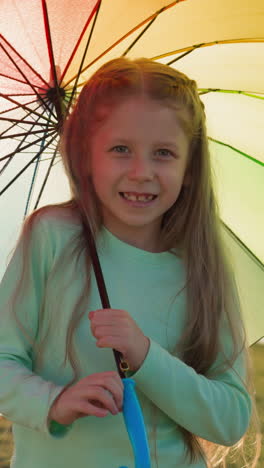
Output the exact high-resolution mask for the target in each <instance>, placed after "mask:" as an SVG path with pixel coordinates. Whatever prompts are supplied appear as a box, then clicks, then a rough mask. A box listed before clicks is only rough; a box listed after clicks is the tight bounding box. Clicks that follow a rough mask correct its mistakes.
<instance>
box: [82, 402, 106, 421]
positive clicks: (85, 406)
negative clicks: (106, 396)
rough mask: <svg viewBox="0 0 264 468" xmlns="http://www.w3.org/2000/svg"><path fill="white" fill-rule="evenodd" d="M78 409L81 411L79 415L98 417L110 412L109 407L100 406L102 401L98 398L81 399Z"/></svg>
mask: <svg viewBox="0 0 264 468" xmlns="http://www.w3.org/2000/svg"><path fill="white" fill-rule="evenodd" d="M77 411H79V412H80V416H79V417H85V416H97V417H98V418H104V417H105V416H107V415H108V414H109V411H108V409H107V408H104V406H103V405H101V406H100V403H99V402H97V401H96V400H91V401H81V402H80V403H79V405H78V407H77Z"/></svg>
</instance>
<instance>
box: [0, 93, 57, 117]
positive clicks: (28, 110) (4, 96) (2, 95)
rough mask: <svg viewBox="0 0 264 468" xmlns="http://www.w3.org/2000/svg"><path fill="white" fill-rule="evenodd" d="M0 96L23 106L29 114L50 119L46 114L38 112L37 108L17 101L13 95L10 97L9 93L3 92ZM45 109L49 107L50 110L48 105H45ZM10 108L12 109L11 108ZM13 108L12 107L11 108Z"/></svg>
mask: <svg viewBox="0 0 264 468" xmlns="http://www.w3.org/2000/svg"><path fill="white" fill-rule="evenodd" d="M0 97H3V98H5V99H7V100H8V101H10V102H12V104H16V105H17V106H18V107H19V108H22V109H24V110H25V111H26V112H28V113H29V114H31V115H35V116H37V117H42V118H43V119H45V120H47V121H49V119H48V118H47V117H46V116H45V115H44V114H39V113H38V112H36V111H35V110H33V109H31V108H30V107H27V106H26V105H25V104H21V103H19V102H18V101H16V100H15V99H12V98H11V97H9V95H7V94H3V93H0ZM45 109H48V110H50V109H49V108H48V107H46V106H45ZM9 110H10V109H9ZM11 110H12V109H11Z"/></svg>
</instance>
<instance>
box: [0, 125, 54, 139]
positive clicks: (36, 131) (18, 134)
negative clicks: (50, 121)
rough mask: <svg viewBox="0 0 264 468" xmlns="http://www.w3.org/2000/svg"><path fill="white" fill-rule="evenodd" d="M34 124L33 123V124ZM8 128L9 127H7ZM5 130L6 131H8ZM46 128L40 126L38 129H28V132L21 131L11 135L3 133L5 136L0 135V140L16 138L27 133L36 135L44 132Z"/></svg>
mask: <svg viewBox="0 0 264 468" xmlns="http://www.w3.org/2000/svg"><path fill="white" fill-rule="evenodd" d="M34 125H35V124H34ZM8 130H10V128H9V129H8ZM8 130H6V131H8ZM46 131H47V130H46V129H45V128H40V129H39V130H33V131H30V132H26V133H25V132H23V133H15V134H12V135H5V136H1V140H5V139H6V140H8V139H10V138H17V137H21V136H27V135H38V134H40V133H45V132H46Z"/></svg>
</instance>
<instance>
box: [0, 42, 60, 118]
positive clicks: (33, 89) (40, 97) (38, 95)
mask: <svg viewBox="0 0 264 468" xmlns="http://www.w3.org/2000/svg"><path fill="white" fill-rule="evenodd" d="M0 47H2V49H3V50H4V52H5V53H6V55H7V56H8V58H9V59H10V60H11V62H12V63H13V65H14V66H15V67H16V69H17V70H18V71H19V73H20V74H21V75H22V76H23V78H24V79H25V81H26V83H27V84H28V85H29V86H30V88H31V89H32V91H33V92H34V93H35V94H36V96H37V97H38V98H39V100H40V101H41V102H42V104H43V106H44V107H47V106H46V102H45V101H44V99H43V98H42V96H41V94H39V92H38V91H37V90H36V89H35V88H34V85H33V84H32V83H31V82H30V81H29V80H28V78H27V76H26V75H25V74H24V72H23V71H22V70H21V69H20V68H19V66H18V65H17V63H16V62H15V61H14V60H13V58H12V57H11V55H10V54H9V53H8V52H7V50H6V49H5V48H4V46H3V44H0ZM49 110H50V109H49ZM53 115H54V117H56V116H55V114H53Z"/></svg>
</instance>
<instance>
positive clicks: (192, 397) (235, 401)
mask: <svg viewBox="0 0 264 468" xmlns="http://www.w3.org/2000/svg"><path fill="white" fill-rule="evenodd" d="M217 361H219V357H218V358H217ZM217 361H216V362H215V363H214V365H213V366H212V368H213V367H215V365H216V363H217ZM132 378H133V379H134V380H135V382H136V385H137V386H138V387H139V389H140V390H141V391H142V392H143V393H145V395H146V396H147V397H148V398H150V400H152V402H153V403H154V404H155V405H156V406H157V407H158V408H159V409H160V410H161V411H163V412H164V413H165V414H167V415H168V416H169V417H170V418H171V419H172V420H174V421H175V422H176V423H177V424H179V425H180V426H182V427H184V428H185V429H187V430H188V431H189V432H191V433H193V434H195V435H197V436H198V437H201V438H203V439H206V440H209V441H211V442H214V443H216V444H220V445H224V446H231V445H234V444H235V443H236V442H237V441H238V440H240V438H241V437H242V436H243V435H244V433H245V432H246V430H247V428H248V425H249V421H250V416H251V398H250V395H249V394H248V392H247V390H246V388H245V386H244V384H243V383H242V380H243V379H245V366H244V355H243V352H242V353H241V354H240V355H239V356H238V358H237V359H236V361H235V363H234V364H233V367H232V368H229V369H228V370H227V371H225V372H223V373H222V374H219V375H217V376H216V377H214V378H213V379H211V378H208V377H205V376H204V375H202V374H198V373H197V372H196V371H195V370H194V369H193V368H192V367H190V366H188V365H186V364H185V363H184V362H183V361H182V360H180V359H179V358H178V357H175V356H173V355H171V354H170V353H169V352H168V351H167V350H165V349H164V348H162V347H161V346H160V345H159V344H158V343H156V342H155V341H153V340H152V339H151V340H150V348H149V352H148V354H147V357H146V359H145V361H144V362H143V364H142V366H141V367H140V369H139V370H138V371H137V372H135V373H134V374H133V377H132ZM241 379H242V380H241Z"/></svg>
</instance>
